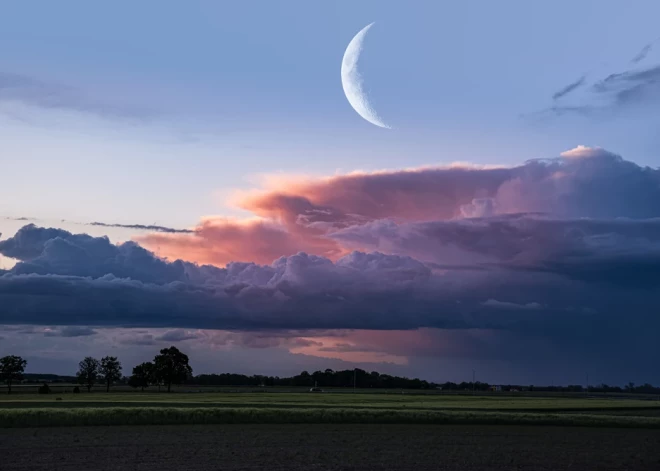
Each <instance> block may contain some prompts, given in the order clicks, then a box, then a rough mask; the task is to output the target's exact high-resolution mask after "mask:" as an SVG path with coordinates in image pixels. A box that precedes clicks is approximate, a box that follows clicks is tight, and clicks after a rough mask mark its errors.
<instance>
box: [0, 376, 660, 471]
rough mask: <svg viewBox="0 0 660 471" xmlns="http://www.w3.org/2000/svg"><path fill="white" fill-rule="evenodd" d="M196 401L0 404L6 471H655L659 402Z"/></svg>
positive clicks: (391, 395)
mask: <svg viewBox="0 0 660 471" xmlns="http://www.w3.org/2000/svg"><path fill="white" fill-rule="evenodd" d="M201 391H202V392H181V390H178V392H172V393H170V394H168V393H165V392H160V393H159V392H155V391H148V392H136V391H128V390H119V391H115V392H110V393H105V392H98V391H94V392H92V393H85V392H82V393H79V394H73V393H70V392H69V393H64V392H60V393H55V394H36V393H30V392H26V391H25V390H24V392H23V393H20V394H12V395H3V396H0V454H2V455H3V456H4V457H5V458H4V460H5V461H4V462H3V464H4V465H5V466H6V469H31V470H35V469H36V470H41V469H43V470H46V469H71V470H73V469H81V468H84V467H85V466H86V465H87V463H88V462H89V461H90V460H94V461H95V462H96V463H95V469H98V470H105V469H108V470H109V469H162V470H169V469H202V470H211V469H220V468H221V469H242V470H245V469H266V468H267V469H275V470H278V469H281V470H294V471H295V470H299V469H300V470H302V469H320V470H325V469H347V470H352V469H360V470H372V469H373V470H376V469H395V470H408V469H415V470H427V469H428V470H431V469H439V468H438V466H439V463H441V464H442V466H441V468H442V469H450V470H451V469H456V470H458V469H460V470H477V469H479V470H481V469H493V470H503V469H530V470H545V469H547V470H550V469H568V468H572V469H639V470H644V469H649V470H651V469H658V465H659V464H660V450H659V449H658V448H657V446H656V445H657V443H658V442H660V401H658V400H657V399H656V398H638V399H634V398H629V397H620V398H602V397H586V396H583V397H575V396H572V397H545V396H540V395H528V396H521V397H513V396H510V395H498V394H485V395H474V396H473V395H449V394H441V393H432V392H426V393H422V394H415V393H413V392H411V391H403V392H402V391H398V392H394V391H385V392H378V393H373V392H369V391H360V390H358V391H356V392H353V391H350V390H330V391H326V392H323V393H309V392H291V391H289V390H278V389H265V390H262V391H261V392H254V391H253V390H252V389H245V390H242V391H243V392H239V389H236V388H232V389H225V390H213V391H209V390H208V389H206V390H205V389H201ZM475 451H478V453H475ZM97 456H103V457H104V459H103V460H102V461H101V462H98V460H96V457H97ZM218 463H221V464H222V465H221V466H220V465H219V464H218ZM219 466H220V467H219Z"/></svg>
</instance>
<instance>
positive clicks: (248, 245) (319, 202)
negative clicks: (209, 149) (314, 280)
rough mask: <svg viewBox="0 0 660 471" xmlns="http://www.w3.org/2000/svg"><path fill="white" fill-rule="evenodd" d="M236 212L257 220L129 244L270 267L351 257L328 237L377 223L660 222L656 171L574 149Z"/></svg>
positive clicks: (242, 201)
mask: <svg viewBox="0 0 660 471" xmlns="http://www.w3.org/2000/svg"><path fill="white" fill-rule="evenodd" d="M622 195H623V196H622ZM237 204H238V205H239V206H240V207H242V208H243V209H245V210H248V211H251V212H252V213H253V214H254V215H255V218H254V219H249V220H246V221H236V220H230V219H224V218H207V219H205V220H204V221H202V223H201V224H200V225H199V226H198V227H197V228H196V229H195V230H194V233H193V234H145V235H138V236H136V237H135V240H136V241H137V242H139V243H140V244H141V245H143V246H145V247H147V248H150V249H152V250H158V253H159V254H160V255H162V256H166V257H168V258H169V259H177V258H181V259H187V260H194V261H197V262H199V263H211V264H215V265H225V264H227V263H229V262H231V261H254V262H257V263H262V264H267V263H270V262H272V261H273V260H275V259H276V258H277V257H279V256H288V255H293V254H295V253H297V252H299V251H304V252H306V253H311V254H315V255H320V256H324V257H327V258H330V259H337V258H339V257H341V256H343V255H346V253H347V251H346V248H345V247H344V246H342V245H341V244H338V243H337V241H338V239H337V238H336V237H333V236H332V235H333V234H335V233H337V232H339V231H342V230H344V229H346V228H356V227H360V226H363V225H365V224H369V223H371V222H374V221H382V220H392V221H396V222H405V221H416V222H419V221H444V220H454V219H460V218H479V217H481V218H483V217H490V216H496V215H507V214H516V213H536V212H540V213H548V214H552V215H555V216H557V217H565V218H579V217H593V218H611V217H629V218H649V217H660V171H658V170H656V169H651V168H648V167H640V166H638V165H636V164H634V163H632V162H628V161H625V160H623V159H622V158H621V157H620V156H618V155H616V154H614V153H611V152H608V151H606V150H604V149H600V148H588V147H584V146H580V147H577V148H575V149H573V150H571V151H568V152H565V153H564V154H562V155H561V156H559V157H557V158H552V159H537V160H530V161H527V162H525V163H524V164H523V165H519V166H515V167H510V168H503V167H502V168H479V167H470V166H466V165H462V166H450V167H437V168H423V169H418V170H405V171H389V172H376V173H357V174H349V175H341V176H336V177H331V178H322V179H307V180H297V181H286V180H285V181H281V182H279V183H278V184H276V185H275V186H273V187H271V188H267V189H265V190H262V191H257V192H252V193H248V194H244V195H241V196H240V197H238V198H237ZM353 248H357V249H360V247H355V246H354V247H353ZM382 250H383V251H387V247H383V248H382Z"/></svg>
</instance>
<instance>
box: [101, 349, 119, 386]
mask: <svg viewBox="0 0 660 471" xmlns="http://www.w3.org/2000/svg"><path fill="white" fill-rule="evenodd" d="M99 372H100V373H101V376H102V377H103V379H104V380H105V392H110V385H111V384H112V383H114V382H115V381H119V380H120V379H121V363H120V362H119V360H117V357H103V358H101V369H100V370H99Z"/></svg>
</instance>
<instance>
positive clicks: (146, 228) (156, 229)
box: [89, 222, 193, 234]
mask: <svg viewBox="0 0 660 471" xmlns="http://www.w3.org/2000/svg"><path fill="white" fill-rule="evenodd" d="M89 225H90V226H99V227H120V228H122V229H135V230H139V231H150V232H166V233H169V234H191V233H192V232H193V231H192V230H190V229H174V228H172V227H165V226H154V225H144V224H109V223H106V222H90V223H89Z"/></svg>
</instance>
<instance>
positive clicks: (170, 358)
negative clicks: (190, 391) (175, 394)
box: [154, 346, 192, 392]
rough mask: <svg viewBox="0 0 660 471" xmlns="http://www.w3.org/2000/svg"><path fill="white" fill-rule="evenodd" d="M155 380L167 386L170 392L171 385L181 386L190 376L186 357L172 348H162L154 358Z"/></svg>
mask: <svg viewBox="0 0 660 471" xmlns="http://www.w3.org/2000/svg"><path fill="white" fill-rule="evenodd" d="M154 368H155V371H156V379H157V380H158V381H159V382H163V383H164V384H166V385H167V392H170V390H171V388H172V384H181V383H183V382H184V381H185V380H187V379H188V378H189V377H191V376H192V368H191V367H190V365H189V364H188V355H186V354H185V353H182V352H181V351H179V349H178V348H176V347H174V346H172V347H170V348H163V349H162V350H161V351H160V354H159V355H156V358H154Z"/></svg>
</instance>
